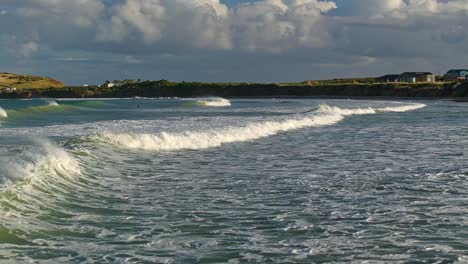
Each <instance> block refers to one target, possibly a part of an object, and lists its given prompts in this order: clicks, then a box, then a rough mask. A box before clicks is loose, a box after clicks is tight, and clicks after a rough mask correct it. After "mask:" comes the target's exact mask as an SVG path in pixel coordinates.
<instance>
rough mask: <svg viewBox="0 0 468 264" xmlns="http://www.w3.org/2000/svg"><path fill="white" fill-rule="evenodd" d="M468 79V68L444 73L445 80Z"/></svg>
mask: <svg viewBox="0 0 468 264" xmlns="http://www.w3.org/2000/svg"><path fill="white" fill-rule="evenodd" d="M466 80H468V70H466V69H456V70H450V71H448V72H447V73H446V74H445V75H444V81H446V82H457V81H466Z"/></svg>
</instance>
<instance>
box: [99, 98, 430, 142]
mask: <svg viewBox="0 0 468 264" xmlns="http://www.w3.org/2000/svg"><path fill="white" fill-rule="evenodd" d="M422 107H425V105H423V104H415V105H409V106H398V107H388V108H370V107H369V108H358V109H341V108H338V107H333V106H328V105H322V106H320V107H318V108H317V109H316V110H315V111H314V112H313V114H309V115H298V116H296V117H295V118H289V119H285V120H281V121H266V122H258V123H250V124H247V125H246V126H243V127H233V128H225V129H221V130H213V131H205V132H193V131H188V132H184V133H166V132H162V133H158V134H130V133H123V134H116V133H109V132H104V133H101V134H98V135H95V136H91V138H90V139H91V140H92V141H97V142H100V143H107V144H111V145H116V146H118V147H123V148H126V149H139V150H149V151H175V150H199V149H208V148H214V147H219V146H221V145H223V144H227V143H234V142H244V141H250V140H255V139H259V138H264V137H268V136H273V135H276V134H278V133H281V132H286V131H291V130H297V129H301V128H306V127H319V126H326V125H333V124H336V123H338V122H340V121H341V120H343V119H344V118H345V117H346V116H351V115H367V114H376V113H377V112H405V111H410V110H415V109H419V108H422Z"/></svg>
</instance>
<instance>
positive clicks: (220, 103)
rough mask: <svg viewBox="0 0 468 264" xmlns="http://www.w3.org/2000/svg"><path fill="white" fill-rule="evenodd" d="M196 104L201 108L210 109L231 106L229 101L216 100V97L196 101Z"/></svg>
mask: <svg viewBox="0 0 468 264" xmlns="http://www.w3.org/2000/svg"><path fill="white" fill-rule="evenodd" d="M196 104H198V105H202V106H211V107H228V106H231V102H230V101H229V100H227V99H224V98H217V97H214V98H205V99H201V100H198V101H197V102H196Z"/></svg>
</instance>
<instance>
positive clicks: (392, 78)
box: [375, 74, 400, 83]
mask: <svg viewBox="0 0 468 264" xmlns="http://www.w3.org/2000/svg"><path fill="white" fill-rule="evenodd" d="M399 76H400V75H399V74H387V75H384V76H380V77H378V78H376V79H375V80H376V81H377V82H379V83H394V82H398V77H399Z"/></svg>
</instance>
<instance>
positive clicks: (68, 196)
mask: <svg viewBox="0 0 468 264" xmlns="http://www.w3.org/2000/svg"><path fill="white" fill-rule="evenodd" d="M0 107H1V108H0V262H5V263H11V262H20V263H21V262H27V263H67V262H68V263H314V262H317V263H326V262H334V263H336V262H353V261H354V262H366V261H367V262H371V263H374V262H381V263H388V262H397V263H398V262H400V263H406V262H411V261H415V262H417V261H420V262H428V263H432V262H457V261H458V262H466V261H468V228H467V225H468V199H467V197H468V196H467V195H468V177H467V175H468V171H467V170H466V168H465V167H466V165H465V164H467V162H468V156H467V155H466V154H467V153H466V150H465V145H466V144H467V133H466V131H467V128H468V125H467V124H468V122H467V121H468V104H465V103H455V102H448V101H431V102H410V101H402V102H399V101H355V100H292V99H258V100H257V99H256V100H226V99H222V98H205V99H177V98H173V99H170V98H166V99H151V98H135V99H107V100H103V99H90V100H71V99H70V100H45V99H37V100H36V99H35V100H0Z"/></svg>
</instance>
